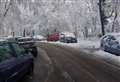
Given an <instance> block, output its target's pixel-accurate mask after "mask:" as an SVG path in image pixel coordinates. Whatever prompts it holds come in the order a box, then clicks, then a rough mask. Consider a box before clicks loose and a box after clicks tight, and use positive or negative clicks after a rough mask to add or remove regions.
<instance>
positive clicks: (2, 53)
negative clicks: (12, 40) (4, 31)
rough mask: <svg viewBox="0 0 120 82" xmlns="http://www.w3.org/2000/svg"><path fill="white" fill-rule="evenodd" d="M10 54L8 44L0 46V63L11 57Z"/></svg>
mask: <svg viewBox="0 0 120 82" xmlns="http://www.w3.org/2000/svg"><path fill="white" fill-rule="evenodd" d="M11 52H12V51H11V49H10V47H9V45H8V44H0V62H2V61H4V60H7V59H9V58H11V57H13V56H12V54H11Z"/></svg>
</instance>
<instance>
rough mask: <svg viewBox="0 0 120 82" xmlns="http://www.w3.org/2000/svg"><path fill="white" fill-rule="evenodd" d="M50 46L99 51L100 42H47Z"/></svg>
mask: <svg viewBox="0 0 120 82" xmlns="http://www.w3.org/2000/svg"><path fill="white" fill-rule="evenodd" d="M48 43H52V44H57V45H62V46H68V47H73V48H83V49H99V47H100V41H90V40H79V42H78V43H62V42H59V41H58V42H48Z"/></svg>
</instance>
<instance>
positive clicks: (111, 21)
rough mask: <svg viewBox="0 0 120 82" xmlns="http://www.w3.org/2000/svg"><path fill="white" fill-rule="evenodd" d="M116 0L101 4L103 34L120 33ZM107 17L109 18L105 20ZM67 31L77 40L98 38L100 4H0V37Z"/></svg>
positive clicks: (68, 0)
mask: <svg viewBox="0 0 120 82" xmlns="http://www.w3.org/2000/svg"><path fill="white" fill-rule="evenodd" d="M118 2H119V0H104V2H103V3H102V8H103V12H104V15H105V16H106V17H107V18H106V20H107V22H105V23H104V25H105V31H106V32H116V31H119V30H120V27H119V26H120V24H119V21H120V18H119V15H120V14H119V11H120V8H119V3H118ZM108 16H109V17H108ZM63 31H70V32H73V33H75V35H76V36H77V37H83V36H84V37H90V36H97V35H99V34H101V22H100V13H99V0H8V1H7V0H6V2H0V35H10V34H12V33H14V34H15V35H21V36H23V35H24V33H25V34H26V35H30V36H31V35H33V34H41V35H44V36H47V35H48V34H51V33H54V32H63Z"/></svg>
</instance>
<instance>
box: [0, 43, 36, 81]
mask: <svg viewBox="0 0 120 82" xmlns="http://www.w3.org/2000/svg"><path fill="white" fill-rule="evenodd" d="M33 67H34V59H33V56H32V55H31V53H29V51H26V50H25V49H24V48H23V47H21V46H19V45H18V44H17V43H15V42H8V41H0V82H18V80H20V79H21V78H22V77H23V76H24V75H26V74H28V73H30V72H32V71H33Z"/></svg>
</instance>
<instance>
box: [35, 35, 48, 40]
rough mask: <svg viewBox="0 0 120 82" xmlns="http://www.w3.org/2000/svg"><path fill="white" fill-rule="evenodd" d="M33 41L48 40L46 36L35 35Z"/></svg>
mask: <svg viewBox="0 0 120 82" xmlns="http://www.w3.org/2000/svg"><path fill="white" fill-rule="evenodd" d="M33 39H34V40H35V41H42V40H46V38H45V37H44V36H42V35H35V36H33Z"/></svg>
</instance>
